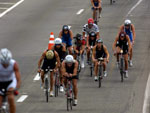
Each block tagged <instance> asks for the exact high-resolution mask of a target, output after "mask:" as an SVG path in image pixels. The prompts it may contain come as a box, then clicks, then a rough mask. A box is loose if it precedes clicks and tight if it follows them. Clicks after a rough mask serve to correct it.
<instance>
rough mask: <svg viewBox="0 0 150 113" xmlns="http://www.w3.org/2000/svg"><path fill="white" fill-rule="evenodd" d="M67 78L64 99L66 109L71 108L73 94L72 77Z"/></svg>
mask: <svg viewBox="0 0 150 113" xmlns="http://www.w3.org/2000/svg"><path fill="white" fill-rule="evenodd" d="M66 78H67V87H66V99H67V111H69V110H72V106H73V101H74V96H73V89H72V87H73V86H72V78H70V77H66Z"/></svg>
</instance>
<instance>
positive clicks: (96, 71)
mask: <svg viewBox="0 0 150 113" xmlns="http://www.w3.org/2000/svg"><path fill="white" fill-rule="evenodd" d="M94 72H95V76H97V74H98V61H95V62H94Z"/></svg>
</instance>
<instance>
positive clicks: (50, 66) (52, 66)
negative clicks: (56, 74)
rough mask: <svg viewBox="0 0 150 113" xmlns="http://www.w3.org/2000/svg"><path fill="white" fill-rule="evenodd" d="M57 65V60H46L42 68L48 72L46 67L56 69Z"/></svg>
mask: <svg viewBox="0 0 150 113" xmlns="http://www.w3.org/2000/svg"><path fill="white" fill-rule="evenodd" d="M55 67H56V62H54V63H49V62H46V61H44V62H43V65H42V68H41V69H42V70H43V71H44V72H47V71H46V69H48V68H49V69H54V68H55Z"/></svg>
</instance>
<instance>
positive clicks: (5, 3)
mask: <svg viewBox="0 0 150 113" xmlns="http://www.w3.org/2000/svg"><path fill="white" fill-rule="evenodd" d="M0 4H4V5H13V4H15V3H9V2H0Z"/></svg>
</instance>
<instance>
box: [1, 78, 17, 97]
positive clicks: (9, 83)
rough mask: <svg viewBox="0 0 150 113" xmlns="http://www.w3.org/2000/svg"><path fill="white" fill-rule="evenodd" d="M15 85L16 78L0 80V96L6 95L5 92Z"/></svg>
mask: <svg viewBox="0 0 150 113" xmlns="http://www.w3.org/2000/svg"><path fill="white" fill-rule="evenodd" d="M16 86H17V80H16V78H13V80H11V81H5V82H0V95H2V96H4V95H6V92H7V91H8V90H9V89H10V88H13V89H15V88H16Z"/></svg>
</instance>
